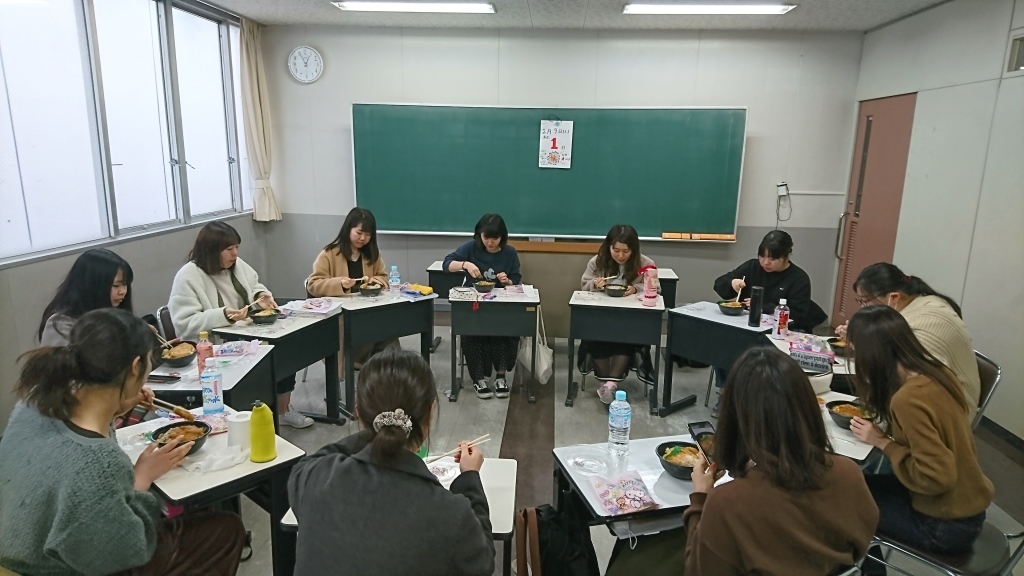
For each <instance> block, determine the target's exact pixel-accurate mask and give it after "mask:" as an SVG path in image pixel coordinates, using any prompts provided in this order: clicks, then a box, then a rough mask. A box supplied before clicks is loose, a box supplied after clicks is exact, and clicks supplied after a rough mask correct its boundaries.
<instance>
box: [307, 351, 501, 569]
mask: <svg viewBox="0 0 1024 576" xmlns="http://www.w3.org/2000/svg"><path fill="white" fill-rule="evenodd" d="M356 391H357V392H356V393H357V396H358V404H357V408H356V416H357V417H358V418H359V422H360V424H362V427H363V430H362V431H361V432H359V433H357V434H354V435H352V436H349V437H347V438H344V439H343V440H341V441H339V442H336V443H334V444H328V445H327V446H324V447H323V448H321V449H320V450H319V451H318V452H317V453H315V454H313V455H310V456H306V457H305V458H303V459H302V460H300V461H299V462H298V463H297V464H296V465H295V468H294V469H293V470H292V475H291V478H290V479H289V480H288V500H289V502H290V503H291V506H292V510H294V512H295V517H296V518H297V519H298V521H299V525H300V526H302V529H301V530H299V536H298V544H297V548H296V558H298V560H297V561H296V563H295V575H296V576H314V575H315V576H319V575H321V574H330V573H334V572H337V570H338V567H339V566H344V567H345V571H346V573H351V574H418V575H421V576H432V575H460V574H465V575H472V576H479V575H481V574H491V573H492V572H494V543H493V542H492V540H491V521H490V512H489V509H488V505H487V498H486V496H485V495H484V489H483V485H482V484H481V483H480V467H481V466H482V465H483V454H482V453H481V452H480V451H479V449H478V448H470V447H469V446H468V444H467V443H466V442H460V443H459V446H460V447H461V452H460V453H459V454H458V455H457V456H456V457H455V460H456V461H457V462H458V463H459V469H460V470H461V474H460V475H459V476H458V478H456V479H455V480H454V481H452V483H451V489H450V490H445V489H444V487H443V486H441V484H440V483H439V482H438V480H437V477H435V476H434V475H433V474H432V473H431V472H430V469H428V468H427V466H426V464H424V462H423V460H422V459H421V458H420V457H419V456H417V455H416V452H417V451H418V450H419V449H420V447H421V446H423V445H424V444H425V443H426V442H428V440H429V438H430V430H431V426H432V425H433V423H434V417H435V414H436V412H437V388H436V386H435V383H434V376H433V374H431V372H430V365H428V364H427V362H426V361H425V360H423V358H422V357H420V355H419V354H416V353H414V352H411V351H407V350H396V349H394V348H389V349H387V350H384V351H383V352H381V353H380V354H377V355H375V356H374V357H373V358H371V359H370V360H369V361H368V362H367V363H366V365H364V366H363V369H362V370H361V371H360V372H359V386H358V387H357V388H356Z"/></svg>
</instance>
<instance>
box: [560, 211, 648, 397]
mask: <svg viewBox="0 0 1024 576" xmlns="http://www.w3.org/2000/svg"><path fill="white" fill-rule="evenodd" d="M647 266H654V260H651V259H650V258H648V257H647V256H644V255H643V254H641V253H640V237H639V236H638V235H637V233H636V229H635V228H633V227H632V226H630V225H629V224H616V225H615V226H612V228H611V230H609V231H608V235H607V236H605V238H604V242H602V243H601V247H600V248H598V250H597V255H596V256H594V257H593V258H591V259H590V261H589V262H587V269H586V270H585V271H584V272H583V278H582V279H580V284H581V288H582V289H583V290H586V291H588V292H599V291H602V290H604V289H605V286H626V292H625V294H624V295H623V296H624V297H629V296H632V295H634V294H636V293H637V292H638V291H640V290H642V289H643V286H644V279H643V277H642V276H641V275H640V273H639V271H640V269H641V268H644V267H647ZM577 368H578V369H579V371H580V373H581V374H589V373H591V372H593V373H594V374H595V375H596V377H597V379H598V380H601V382H602V383H601V385H600V386H599V387H598V389H597V395H598V397H599V398H601V401H602V402H604V403H605V404H611V401H612V400H614V399H615V391H616V390H618V386H619V385H618V383H619V382H622V381H623V380H624V379H625V378H626V375H627V374H629V371H630V370H634V371H636V375H637V377H638V378H639V379H640V381H641V382H643V383H644V384H645V385H650V384H654V381H653V376H652V375H653V373H654V364H653V363H652V362H651V349H650V347H648V346H635V345H632V344H617V343H614V342H596V341H591V340H581V341H580V348H579V360H578V362H577Z"/></svg>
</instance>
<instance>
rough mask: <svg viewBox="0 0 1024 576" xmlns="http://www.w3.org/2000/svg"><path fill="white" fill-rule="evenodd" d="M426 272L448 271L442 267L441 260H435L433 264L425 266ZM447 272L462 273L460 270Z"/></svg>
mask: <svg viewBox="0 0 1024 576" xmlns="http://www.w3.org/2000/svg"><path fill="white" fill-rule="evenodd" d="M427 272H448V271H447V270H445V269H444V261H443V260H435V261H434V263H433V264H431V265H430V266H427ZM448 273H449V274H462V272H448Z"/></svg>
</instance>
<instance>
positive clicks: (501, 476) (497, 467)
mask: <svg viewBox="0 0 1024 576" xmlns="http://www.w3.org/2000/svg"><path fill="white" fill-rule="evenodd" d="M437 463H439V464H442V465H454V466H456V467H457V466H458V465H457V464H455V460H454V459H452V458H450V457H449V458H441V459H440V460H438V461H437ZM518 470H519V463H518V462H516V461H515V460H512V459H509V458H485V459H484V465H483V466H482V467H481V468H480V483H481V484H483V486H484V494H485V495H486V496H487V507H488V508H490V511H491V533H492V534H503V535H504V534H511V533H512V529H513V526H514V522H515V511H516V474H517V473H518ZM457 477H458V474H456V475H455V476H453V477H452V478H451V479H449V480H447V481H446V482H443V483H442V485H443V486H444V487H445V488H449V489H450V488H451V485H452V481H453V480H455V478H457ZM281 523H282V524H284V525H285V526H298V525H299V521H298V519H296V518H295V512H293V511H292V509H291V508H289V509H288V512H287V513H285V515H284V517H283V518H281Z"/></svg>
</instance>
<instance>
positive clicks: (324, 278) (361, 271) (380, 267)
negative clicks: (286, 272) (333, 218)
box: [306, 208, 399, 377]
mask: <svg viewBox="0 0 1024 576" xmlns="http://www.w3.org/2000/svg"><path fill="white" fill-rule="evenodd" d="M363 277H365V278H366V280H360V279H361V278H363ZM364 283H367V284H379V285H380V286H383V287H384V289H385V290H387V289H388V287H389V285H388V273H387V268H386V267H385V266H384V259H383V258H381V257H380V250H379V249H378V248H377V219H376V218H374V217H373V212H370V211H369V210H367V209H365V208H353V209H352V210H350V211H349V213H348V216H346V217H345V222H344V223H343V224H342V225H341V230H340V231H339V232H338V236H337V238H335V239H334V240H333V241H332V242H331V243H330V244H328V245H327V246H324V249H323V250H321V251H320V254H318V255H317V257H316V261H315V262H313V273H312V274H311V275H310V276H309V278H308V279H306V291H307V292H309V294H310V295H311V296H316V297H318V298H322V297H340V296H347V295H350V294H353V293H355V292H358V291H359V287H360V285H362V284H364ZM341 337H342V338H344V328H342V336H341ZM388 346H395V347H398V346H399V344H398V340H388V341H385V342H376V343H374V344H367V345H366V346H360V347H359V348H357V349H355V350H353V354H352V357H353V358H355V364H356V366H355V367H356V368H357V369H358V368H360V367H361V366H362V365H363V364H364V363H365V362H366V361H367V360H369V359H370V357H371V356H373V355H374V354H376V353H377V352H380V351H381V350H384V349H385V348H387V347H388ZM338 370H339V372H340V374H339V376H341V377H344V374H345V360H344V355H343V354H338Z"/></svg>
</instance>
